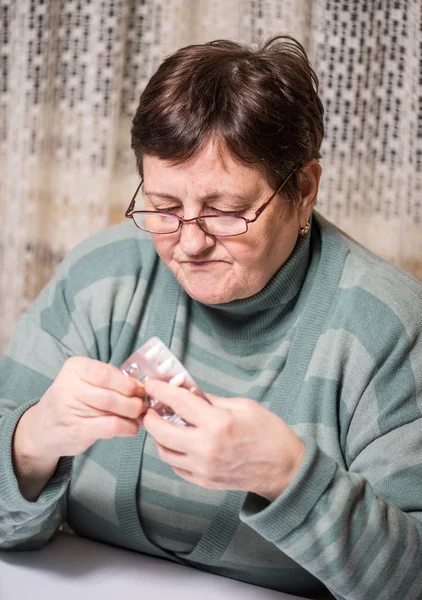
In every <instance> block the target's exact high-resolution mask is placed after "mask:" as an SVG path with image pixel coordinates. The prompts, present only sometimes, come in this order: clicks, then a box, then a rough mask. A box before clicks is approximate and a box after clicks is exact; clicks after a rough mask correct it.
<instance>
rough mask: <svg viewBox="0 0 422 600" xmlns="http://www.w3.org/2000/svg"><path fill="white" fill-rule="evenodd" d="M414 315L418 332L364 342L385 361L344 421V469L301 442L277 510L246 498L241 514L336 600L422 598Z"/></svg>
mask: <svg viewBox="0 0 422 600" xmlns="http://www.w3.org/2000/svg"><path fill="white" fill-rule="evenodd" d="M419 304H420V303H419ZM415 314H416V313H415V311H414V312H413V316H414V317H415V318H414V319H413V322H414V327H413V328H412V332H410V333H409V329H407V331H406V330H403V328H399V327H398V326H397V327H396V326H394V327H392V328H391V331H389V332H387V333H386V334H385V339H386V340H388V341H387V342H385V343H383V342H382V341H380V340H381V336H379V337H376V332H374V331H370V330H369V331H368V332H367V334H368V336H369V337H370V338H371V339H372V341H373V343H374V345H375V344H376V343H377V342H378V344H377V346H378V351H379V356H377V361H376V366H375V367H374V369H373V371H372V374H371V377H369V378H368V381H367V384H366V386H365V387H364V390H363V392H362V393H360V394H359V397H358V398H355V399H353V398H351V397H349V398H348V400H347V405H348V406H347V408H348V410H347V411H346V410H344V412H343V414H342V416H340V417H339V423H340V424H341V425H340V431H339V438H340V439H342V444H341V447H342V451H343V454H344V456H345V461H344V464H343V465H342V464H339V463H338V462H337V461H336V460H335V459H334V458H333V457H332V456H329V455H328V454H327V453H325V452H323V451H322V450H321V448H319V447H318V445H317V444H316V441H315V440H314V439H311V438H304V441H305V443H306V456H305V460H304V462H303V464H302V466H301V469H300V470H299V472H298V473H297V475H296V477H295V479H294V480H293V482H292V483H291V484H290V486H289V487H288V488H287V490H285V492H284V493H283V494H281V496H279V498H277V499H276V500H275V501H274V502H272V503H268V502H267V501H265V500H264V499H262V498H260V497H258V496H256V495H253V494H248V496H247V497H246V500H245V502H244V505H243V507H242V510H241V513H240V518H241V520H242V521H243V522H244V523H246V524H247V525H249V526H250V527H252V528H253V529H254V530H255V531H256V532H258V533H259V534H260V535H262V536H263V537H264V538H265V539H267V540H268V541H270V542H272V543H273V544H275V545H276V546H277V547H278V548H279V549H280V550H281V551H283V552H284V553H286V554H287V555H288V556H290V557H291V558H292V559H293V560H295V561H296V562H297V563H299V564H300V565H301V566H303V567H304V568H305V569H306V570H307V571H309V572H310V573H312V574H313V575H314V576H315V577H317V578H318V579H320V580H321V581H322V582H323V583H324V584H325V585H326V587H327V588H328V589H329V590H330V591H331V593H332V594H333V595H334V596H335V598H337V599H338V600H358V599H359V600H360V599H362V600H363V599H366V598H371V599H374V600H375V599H383V600H393V599H397V598H400V599H401V600H417V599H419V598H421V597H422V494H421V491H420V490H421V481H422V435H421V431H422V332H421V327H420V314H419V316H417V315H416V316H415ZM383 327H384V329H386V328H388V327H389V325H388V323H387V322H384V324H383ZM369 337H368V339H369ZM374 340H375V341H374ZM355 358H356V357H355ZM355 364H358V365H359V364H362V362H360V363H359V361H357V362H356V361H355ZM349 369H351V367H350V365H349ZM351 370H352V371H353V369H351ZM351 374H352V376H353V377H354V379H355V380H358V379H359V376H360V375H359V373H357V372H352V373H351ZM349 391H350V390H349ZM319 400H320V401H321V402H324V401H325V400H324V399H322V398H320V399H319ZM340 412H341V411H340ZM345 413H347V417H346V416H345Z"/></svg>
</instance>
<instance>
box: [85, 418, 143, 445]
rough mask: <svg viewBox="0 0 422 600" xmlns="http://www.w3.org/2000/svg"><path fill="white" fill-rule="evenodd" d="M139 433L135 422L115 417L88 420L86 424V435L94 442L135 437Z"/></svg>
mask: <svg viewBox="0 0 422 600" xmlns="http://www.w3.org/2000/svg"><path fill="white" fill-rule="evenodd" d="M138 431H139V425H138V423H137V422H136V421H135V420H133V419H125V418H123V417H117V416H115V415H106V416H100V417H95V418H94V419H87V420H86V423H85V432H86V435H87V437H88V438H91V439H92V440H94V441H97V440H101V439H103V440H106V439H111V438H113V437H134V436H136V435H137V434H138Z"/></svg>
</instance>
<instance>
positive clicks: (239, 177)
mask: <svg viewBox="0 0 422 600" xmlns="http://www.w3.org/2000/svg"><path fill="white" fill-rule="evenodd" d="M315 162H316V161H315ZM316 164H317V167H318V169H319V165H318V163H316ZM143 168H144V195H145V209H147V210H165V211H169V212H174V213H175V214H177V215H179V216H181V217H184V218H185V219H192V218H193V217H197V216H199V215H216V214H221V213H223V214H224V213H226V212H228V213H229V214H232V215H233V214H235V215H236V216H243V217H246V218H249V219H251V218H253V217H254V213H255V211H256V210H257V208H258V207H259V206H260V205H261V204H263V203H264V202H265V201H266V200H268V198H270V196H271V194H272V193H273V192H274V190H273V189H271V188H270V187H269V185H268V183H267V182H266V180H265V179H264V177H263V175H262V174H261V173H260V172H259V171H258V170H256V169H254V168H251V167H250V166H246V165H243V164H240V163H238V162H236V161H235V160H234V159H233V158H232V157H231V155H230V154H229V153H228V152H227V151H224V150H223V151H221V149H220V148H219V147H218V146H217V144H215V143H213V142H210V143H209V144H208V145H207V146H206V147H205V148H204V150H203V151H202V152H200V153H199V154H197V155H195V156H194V157H193V158H192V159H190V160H189V161H188V162H187V163H184V164H183V165H178V166H173V165H171V164H169V163H168V162H167V161H163V160H160V159H158V158H155V157H152V156H144V160H143ZM314 170H315V169H314ZM317 179H319V171H318V177H317ZM317 184H318V182H317V181H316V189H314V190H311V192H310V193H309V191H310V190H309V189H308V190H305V192H307V195H305V196H304V195H303V194H302V195H301V202H299V203H298V205H295V206H294V207H292V206H289V207H288V206H287V203H286V201H285V200H284V199H283V198H282V197H281V196H280V195H277V196H276V197H275V198H274V199H273V200H272V202H271V203H270V204H269V206H268V207H267V208H266V209H265V210H264V212H263V213H262V214H261V215H260V217H259V219H258V220H257V221H256V222H255V223H252V224H250V225H249V230H248V231H247V232H246V233H244V234H243V235H239V236H237V237H214V236H212V235H209V234H207V233H205V232H204V231H202V230H201V229H200V228H199V227H198V225H197V224H196V223H190V224H185V225H183V226H182V227H181V229H179V231H178V232H176V233H171V234H165V235H153V234H152V239H153V243H154V246H155V248H156V250H157V252H158V254H159V256H160V257H161V259H162V261H163V262H164V263H165V264H166V266H167V267H168V268H169V269H170V270H171V271H172V273H173V274H174V275H175V277H176V278H177V280H178V281H179V283H180V284H181V285H182V286H183V287H184V288H185V290H186V292H187V293H188V294H189V295H190V296H191V297H192V298H194V299H195V300H198V301H199V302H203V303H206V304H220V303H223V302H230V301H232V300H239V299H241V298H247V297H249V296H252V295H253V294H256V293H257V292H259V291H260V290H262V288H263V287H264V286H265V285H266V284H267V283H268V282H269V280H270V279H271V278H272V277H273V275H274V274H275V273H276V272H277V271H278V269H279V268H280V267H281V266H282V265H283V264H284V263H285V262H286V260H287V259H288V257H289V256H290V254H291V252H292V250H293V248H294V246H295V244H296V240H297V236H298V230H299V227H303V226H304V225H305V224H306V222H307V220H308V218H309V216H310V214H311V211H312V206H313V203H314V202H315V198H316V190H317ZM314 187H315V186H314ZM311 196H313V198H312V201H311ZM140 208H141V207H138V210H139V209H140Z"/></svg>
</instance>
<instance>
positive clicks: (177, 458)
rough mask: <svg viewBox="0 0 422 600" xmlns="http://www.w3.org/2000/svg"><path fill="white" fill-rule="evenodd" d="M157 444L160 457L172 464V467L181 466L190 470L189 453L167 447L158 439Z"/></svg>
mask: <svg viewBox="0 0 422 600" xmlns="http://www.w3.org/2000/svg"><path fill="white" fill-rule="evenodd" d="M155 445H156V446H157V453H158V456H159V457H160V459H161V460H162V461H163V462H165V463H167V464H168V465H170V466H171V467H180V468H181V469H185V470H188V469H187V467H188V464H189V457H188V455H187V454H184V453H182V452H175V451H174V450H171V449H170V448H166V446H163V445H162V444H159V443H158V442H157V441H156V442H155Z"/></svg>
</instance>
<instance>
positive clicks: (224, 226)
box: [198, 217, 247, 236]
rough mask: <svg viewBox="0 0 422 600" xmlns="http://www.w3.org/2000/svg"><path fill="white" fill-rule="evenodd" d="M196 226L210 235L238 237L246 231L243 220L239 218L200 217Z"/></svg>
mask: <svg viewBox="0 0 422 600" xmlns="http://www.w3.org/2000/svg"><path fill="white" fill-rule="evenodd" d="M198 225H199V226H200V227H201V228H202V229H203V230H204V231H206V232H207V233H210V234H211V235H221V236H224V235H239V234H240V233H245V232H246V231H247V227H246V222H245V220H244V219H241V218H239V217H202V219H198Z"/></svg>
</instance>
